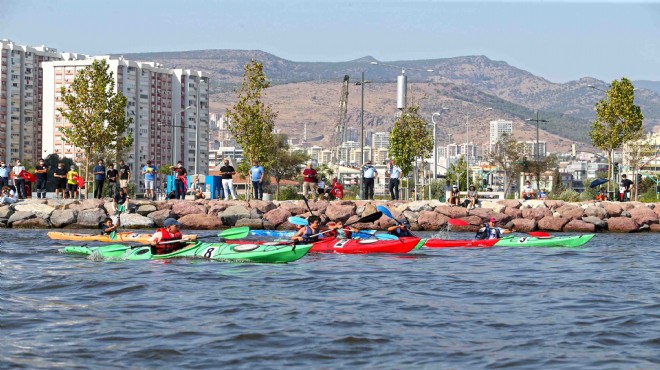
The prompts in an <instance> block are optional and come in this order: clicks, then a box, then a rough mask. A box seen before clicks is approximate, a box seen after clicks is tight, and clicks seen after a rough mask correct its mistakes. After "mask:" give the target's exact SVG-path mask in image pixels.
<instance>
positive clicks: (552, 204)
mask: <svg viewBox="0 0 660 370" xmlns="http://www.w3.org/2000/svg"><path fill="white" fill-rule="evenodd" d="M564 204H566V202H564V201H563V200H546V201H545V206H546V207H548V208H550V209H551V210H552V209H557V208H560V207H561V206H563V205H564Z"/></svg>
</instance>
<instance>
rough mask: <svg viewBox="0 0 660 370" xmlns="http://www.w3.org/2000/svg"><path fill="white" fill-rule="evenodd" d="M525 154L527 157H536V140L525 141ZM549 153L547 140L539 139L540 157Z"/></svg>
mask: <svg viewBox="0 0 660 370" xmlns="http://www.w3.org/2000/svg"><path fill="white" fill-rule="evenodd" d="M525 154H526V155H527V159H535V158H536V141H525ZM546 155H547V145H546V142H545V141H539V158H545V156H546Z"/></svg>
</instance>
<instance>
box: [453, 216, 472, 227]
mask: <svg viewBox="0 0 660 370" xmlns="http://www.w3.org/2000/svg"><path fill="white" fill-rule="evenodd" d="M447 223H448V224H450V225H452V226H470V224H469V223H468V222H467V221H465V220H459V219H457V218H450V219H449V221H447Z"/></svg>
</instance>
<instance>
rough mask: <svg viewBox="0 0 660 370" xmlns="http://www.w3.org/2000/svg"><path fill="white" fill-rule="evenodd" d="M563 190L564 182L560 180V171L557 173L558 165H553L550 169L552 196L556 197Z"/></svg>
mask: <svg viewBox="0 0 660 370" xmlns="http://www.w3.org/2000/svg"><path fill="white" fill-rule="evenodd" d="M564 190H566V189H564V183H563V182H562V181H561V173H559V166H557V167H555V169H554V171H552V194H553V197H555V198H556V197H557V196H558V195H559V194H561V193H562V192H563V191H564Z"/></svg>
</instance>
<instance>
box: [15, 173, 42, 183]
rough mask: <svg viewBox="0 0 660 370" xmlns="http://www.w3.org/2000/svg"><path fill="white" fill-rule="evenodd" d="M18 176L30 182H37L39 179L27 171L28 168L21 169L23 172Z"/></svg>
mask: <svg viewBox="0 0 660 370" xmlns="http://www.w3.org/2000/svg"><path fill="white" fill-rule="evenodd" d="M18 176H20V177H22V178H24V179H26V180H27V181H29V182H36V181H37V177H36V176H34V175H33V174H31V173H29V172H27V171H26V170H23V171H21V173H19V174H18Z"/></svg>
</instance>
